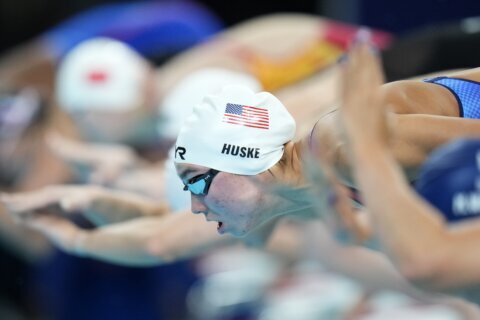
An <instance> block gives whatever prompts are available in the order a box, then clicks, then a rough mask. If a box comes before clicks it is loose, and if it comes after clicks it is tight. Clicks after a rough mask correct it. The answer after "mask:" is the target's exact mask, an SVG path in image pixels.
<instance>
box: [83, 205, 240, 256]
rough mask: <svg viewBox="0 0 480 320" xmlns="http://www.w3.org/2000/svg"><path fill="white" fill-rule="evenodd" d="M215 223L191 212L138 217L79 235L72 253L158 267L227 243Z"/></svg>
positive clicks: (227, 240) (226, 238) (227, 238)
mask: <svg viewBox="0 0 480 320" xmlns="http://www.w3.org/2000/svg"><path fill="white" fill-rule="evenodd" d="M231 242H232V239H231V238H229V237H221V236H220V235H218V233H217V232H216V226H215V224H207V223H206V222H205V221H204V220H203V218H201V217H198V216H194V215H193V214H191V213H178V214H173V215H169V216H164V217H161V218H160V217H148V218H140V219H136V220H134V221H129V222H125V223H120V224H116V225H112V226H108V227H103V228H99V229H97V230H94V231H91V232H88V231H87V232H85V233H83V234H82V235H81V236H80V238H79V240H78V242H77V244H76V245H75V248H74V253H76V254H78V255H82V256H87V257H91V258H95V259H99V260H104V261H109V262H112V263H117V264H122V265H136V266H149V265H160V264H165V263H170V262H174V261H178V260H180V259H186V258H190V257H194V256H196V255H199V254H201V253H203V252H205V251H208V250H210V249H212V248H214V247H217V246H220V245H225V244H229V243H231Z"/></svg>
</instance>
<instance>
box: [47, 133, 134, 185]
mask: <svg viewBox="0 0 480 320" xmlns="http://www.w3.org/2000/svg"><path fill="white" fill-rule="evenodd" d="M47 144H48V146H49V147H50V149H51V150H52V151H53V152H54V153H55V154H56V155H57V156H58V157H60V158H61V159H63V160H64V161H65V162H67V163H70V164H72V165H73V166H74V167H76V168H78V169H81V170H80V172H82V171H86V174H87V179H88V181H89V182H90V183H95V184H101V185H110V184H112V183H113V181H114V180H115V179H117V178H118V177H119V176H120V175H121V174H122V173H123V172H124V171H126V170H128V169H129V168H131V167H133V166H135V164H136V162H137V161H138V159H137V157H136V155H135V153H134V151H133V150H132V149H130V148H129V147H127V146H124V145H120V144H116V145H113V144H111V145H106V144H93V143H92V144H87V143H84V142H78V141H74V140H70V139H67V138H65V137H63V136H61V135H59V134H57V133H50V134H49V135H48V136H47ZM82 169H83V170H82Z"/></svg>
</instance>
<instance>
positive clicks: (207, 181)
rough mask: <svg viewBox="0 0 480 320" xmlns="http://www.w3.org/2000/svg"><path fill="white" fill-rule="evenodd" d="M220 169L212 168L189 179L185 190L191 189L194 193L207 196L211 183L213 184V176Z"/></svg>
mask: <svg viewBox="0 0 480 320" xmlns="http://www.w3.org/2000/svg"><path fill="white" fill-rule="evenodd" d="M219 172H220V171H218V170H215V169H210V170H208V171H207V172H205V173H204V174H200V175H198V176H195V177H193V178H191V179H190V180H188V181H187V183H186V184H185V187H184V188H183V191H190V192H191V193H192V194H194V195H197V196H206V195H207V193H208V190H209V189H210V185H211V184H212V180H213V178H215V176H216V175H217V174H218V173H219Z"/></svg>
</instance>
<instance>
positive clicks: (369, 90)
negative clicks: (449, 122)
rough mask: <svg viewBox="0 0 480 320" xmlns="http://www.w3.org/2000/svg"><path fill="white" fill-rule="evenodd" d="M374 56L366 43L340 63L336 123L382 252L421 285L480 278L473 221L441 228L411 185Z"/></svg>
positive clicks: (479, 241)
mask: <svg viewBox="0 0 480 320" xmlns="http://www.w3.org/2000/svg"><path fill="white" fill-rule="evenodd" d="M382 81H383V78H382V72H381V69H380V66H379V62H378V59H377V58H376V57H375V56H374V55H373V54H372V53H371V50H370V48H369V47H368V45H366V44H361V45H358V46H356V47H355V48H354V49H353V50H352V53H351V55H350V58H349V60H348V61H347V62H346V64H345V70H344V79H343V84H342V86H343V100H344V101H343V107H342V111H341V123H342V125H343V127H344V133H345V135H346V137H347V140H348V141H349V144H348V146H349V150H350V152H351V156H352V164H353V167H354V171H355V177H356V180H357V182H358V184H359V186H360V188H361V190H362V191H363V195H364V200H365V203H366V205H367V207H368V209H369V211H370V213H371V215H372V218H373V222H374V226H375V229H376V232H377V234H378V236H379V238H380V239H381V241H382V243H383V245H384V247H385V249H386V252H387V254H388V255H389V256H390V257H391V259H392V261H393V262H394V264H395V265H396V266H397V268H398V269H399V270H400V271H401V272H402V273H403V274H404V275H405V276H406V277H407V278H409V279H411V280H413V281H415V282H416V283H417V284H419V285H422V286H423V287H425V288H429V289H435V290H448V289H455V288H465V287H468V286H470V285H471V284H472V283H476V282H478V281H480V273H479V272H478V267H479V266H480V257H479V256H478V254H476V251H477V248H478V246H479V245H480V228H478V227H479V225H478V223H470V225H469V227H468V228H466V227H464V228H459V229H456V230H449V229H446V226H445V225H444V222H443V220H442V219H441V218H440V214H439V213H438V212H437V211H436V210H435V209H434V208H432V207H431V206H429V205H428V204H427V203H426V202H425V201H423V200H422V199H420V198H419V197H418V196H417V195H416V194H415V193H414V192H413V190H412V189H411V188H410V186H409V185H408V183H407V180H406V179H405V177H404V175H403V174H402V172H401V169H400V167H399V165H398V163H397V162H396V160H395V158H394V156H393V151H392V150H391V149H390V147H391V146H392V145H391V143H390V140H389V134H390V132H389V128H388V119H387V115H386V112H385V106H384V105H383V103H384V102H385V100H384V99H385V97H384V96H383V95H382V91H381V90H380V89H379V87H380V85H381V83H382Z"/></svg>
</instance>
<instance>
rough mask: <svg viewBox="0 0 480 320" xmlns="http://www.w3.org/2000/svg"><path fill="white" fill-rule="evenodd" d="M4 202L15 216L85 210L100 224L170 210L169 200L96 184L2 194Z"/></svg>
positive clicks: (92, 219)
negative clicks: (156, 198)
mask: <svg viewBox="0 0 480 320" xmlns="http://www.w3.org/2000/svg"><path fill="white" fill-rule="evenodd" d="M0 202H2V203H3V205H4V206H5V207H6V208H7V210H8V211H9V212H10V214H11V215H12V216H13V217H17V218H20V219H21V218H22V217H24V216H25V215H29V214H32V213H33V214H35V212H36V211H39V210H42V209H46V208H47V209H57V211H58V210H60V211H61V213H63V214H66V215H69V214H75V213H82V214H84V215H85V216H86V217H87V218H88V219H90V220H91V221H92V222H93V223H94V224H96V225H97V226H101V225H105V224H111V223H117V222H121V221H125V220H130V219H133V218H138V217H145V216H160V215H163V214H166V213H167V212H168V206H167V205H166V204H165V203H161V202H157V201H154V200H151V199H150V198H146V197H143V196H140V195H136V194H133V193H130V192H125V191H114V190H109V189H105V188H102V187H98V186H92V185H84V186H72V185H58V186H48V187H44V188H42V189H39V190H36V191H30V192H23V193H14V194H2V195H1V196H0Z"/></svg>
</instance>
